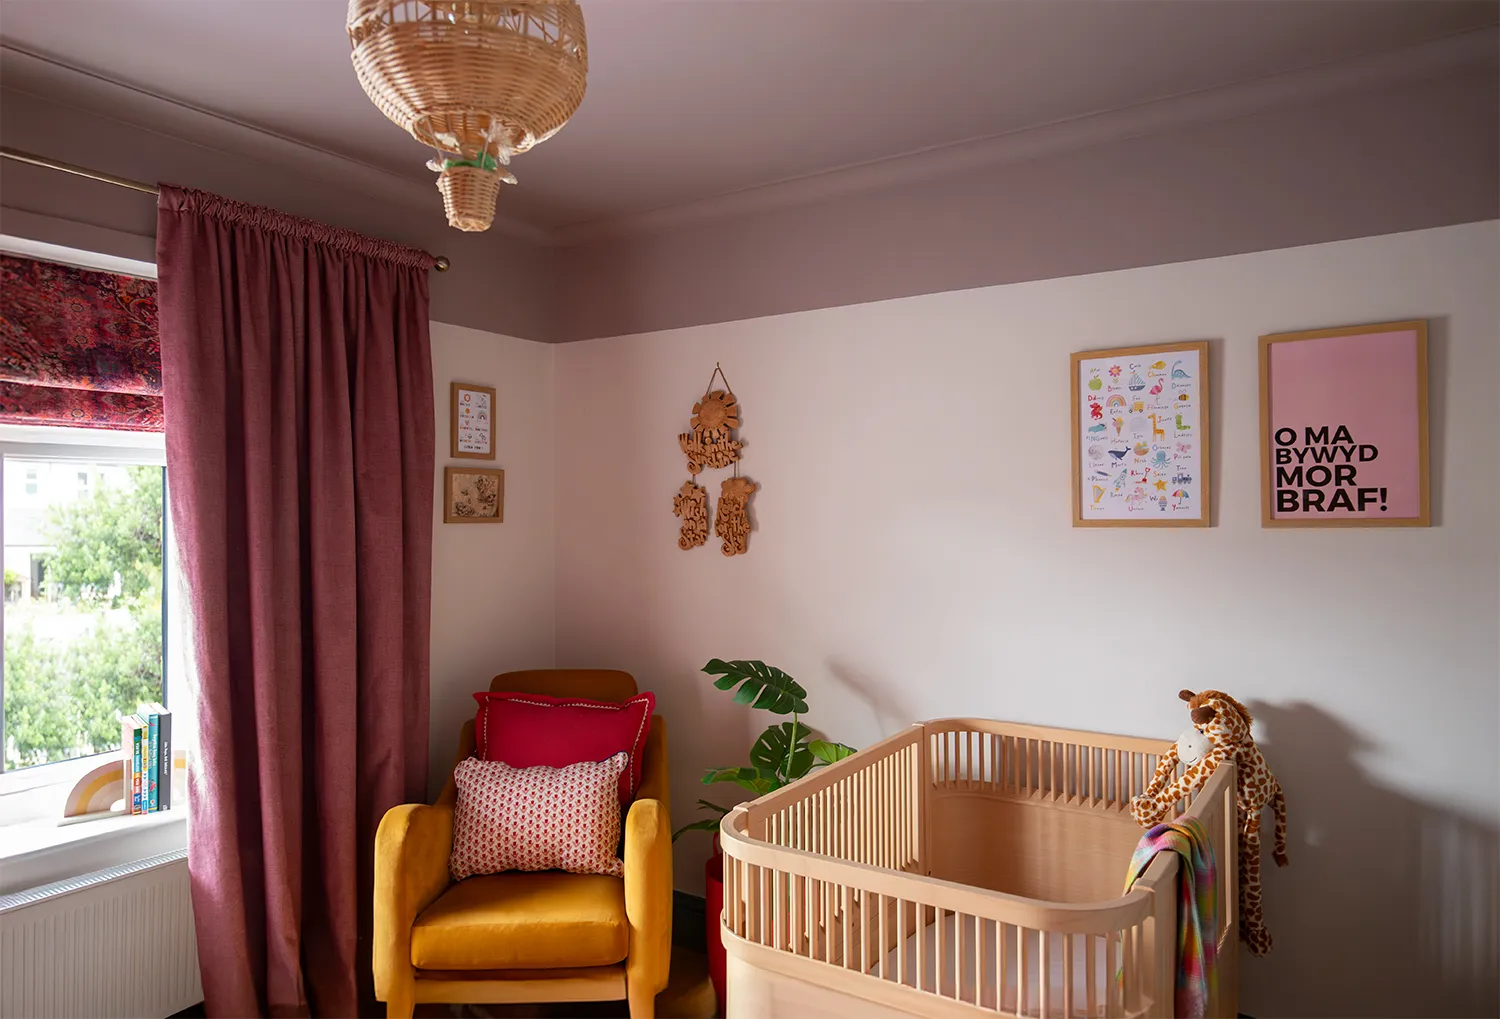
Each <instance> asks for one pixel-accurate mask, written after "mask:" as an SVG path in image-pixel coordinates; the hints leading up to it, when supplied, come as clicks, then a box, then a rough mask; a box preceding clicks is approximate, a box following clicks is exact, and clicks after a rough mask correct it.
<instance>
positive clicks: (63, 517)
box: [0, 425, 190, 825]
mask: <svg viewBox="0 0 1500 1019" xmlns="http://www.w3.org/2000/svg"><path fill="white" fill-rule="evenodd" d="M64 433H66V434H64ZM63 438H66V439H67V441H57V440H59V439H63ZM0 467H3V477H0V539H3V542H0V543H3V546H4V566H5V599H4V602H3V611H4V614H3V629H4V653H3V667H4V668H3V682H0V825H8V824H14V823H17V822H19V821H25V820H32V819H34V818H37V817H42V816H50V817H57V816H59V814H60V810H61V798H62V797H63V796H65V795H66V792H67V789H68V788H70V787H71V784H72V782H73V781H75V780H76V778H77V777H79V776H80V775H81V772H80V771H79V768H82V769H84V770H87V769H88V768H92V767H95V766H97V764H99V763H102V762H103V761H106V760H108V759H109V757H101V756H100V755H110V756H111V757H115V758H117V757H118V754H119V750H120V723H121V718H122V717H123V716H125V715H129V714H132V713H134V712H135V711H136V710H137V709H138V707H139V706H140V705H141V704H142V703H145V702H150V701H161V702H162V703H164V704H166V705H167V706H168V708H169V709H171V710H172V712H173V725H174V735H176V734H178V733H181V732H182V731H183V730H182V728H180V727H179V726H180V722H181V721H186V719H183V718H182V715H183V714H184V713H186V712H184V711H183V709H184V708H188V707H190V704H188V703H185V701H186V697H185V696H184V695H185V693H186V691H185V688H184V687H183V684H182V679H183V677H182V676H176V675H174V674H173V673H174V670H177V669H180V665H179V663H180V661H181V655H180V652H179V653H175V654H174V653H170V652H171V651H172V650H173V649H172V648H171V645H172V643H173V641H172V640H171V639H169V638H170V637H171V631H173V630H175V629H176V625H177V624H176V621H175V620H174V619H172V618H171V614H170V613H169V612H168V611H167V610H168V608H169V607H170V608H171V609H173V610H174V611H175V610H176V608H177V606H175V605H173V604H171V603H172V602H174V601H176V600H177V599H175V597H169V592H172V590H173V583H172V581H173V580H174V572H175V571H173V570H172V561H173V556H172V552H173V549H172V547H171V545H170V542H169V540H168V539H169V535H168V534H167V527H166V513H165V507H166V467H165V455H164V452H163V448H162V443H161V436H160V435H142V434H141V433H123V432H108V431H103V430H93V431H87V432H85V431H83V430H76V431H75V430H72V429H56V428H48V429H39V428H18V427H16V426H5V425H0ZM180 671H182V672H184V673H185V672H186V669H181V670H180ZM174 694H175V695H176V696H173V695H174ZM178 745H180V746H186V745H187V743H186V742H185V741H183V740H182V739H181V737H180V736H179V737H178ZM90 758H92V759H93V760H89V759H90ZM71 765H77V767H73V766H71ZM43 786H47V787H49V791H48V792H47V795H45V796H40V795H27V796H20V795H16V793H17V790H26V791H28V792H38V791H40V790H41V788H42V787H43ZM51 787H55V788H51Z"/></svg>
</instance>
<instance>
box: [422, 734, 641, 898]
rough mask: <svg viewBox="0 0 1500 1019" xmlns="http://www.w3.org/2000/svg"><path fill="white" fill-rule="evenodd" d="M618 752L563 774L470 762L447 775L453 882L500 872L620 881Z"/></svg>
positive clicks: (621, 765) (624, 762) (621, 766)
mask: <svg viewBox="0 0 1500 1019" xmlns="http://www.w3.org/2000/svg"><path fill="white" fill-rule="evenodd" d="M629 763H630V755H629V754H627V753H624V752H621V753H618V754H615V755H614V756H613V757H609V758H606V759H605V760H602V761H585V762H583V763H582V764H570V765H568V766H567V767H565V768H548V767H544V766H543V767H535V768H512V767H511V766H510V765H508V764H505V763H503V762H501V761H481V760H479V759H478V758H477V757H470V758H469V759H468V760H465V761H460V762H459V764H458V767H456V768H454V769H453V782H454V785H456V786H457V787H458V803H457V806H456V808H455V810H454V814H453V855H452V856H450V857H449V858H448V869H449V870H450V871H451V872H452V873H453V877H454V878H455V879H456V880H459V881H462V880H463V879H464V878H466V877H469V876H470V875H471V874H498V873H500V872H501V871H505V870H566V871H571V872H572V873H574V874H610V875H613V876H614V877H619V876H620V875H622V874H623V873H624V872H625V866H624V864H623V863H622V862H621V861H620V858H619V857H618V856H616V855H615V849H616V847H617V846H619V844H620V801H619V798H618V795H617V789H618V787H619V783H620V773H621V772H622V771H624V770H625V768H626V767H627V766H628V765H629Z"/></svg>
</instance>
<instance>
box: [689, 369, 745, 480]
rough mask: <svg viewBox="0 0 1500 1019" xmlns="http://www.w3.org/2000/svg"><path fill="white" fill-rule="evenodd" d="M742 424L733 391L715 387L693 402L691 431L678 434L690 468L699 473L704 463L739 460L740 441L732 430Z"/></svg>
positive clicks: (717, 464) (714, 464) (725, 464)
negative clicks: (729, 391) (735, 437)
mask: <svg viewBox="0 0 1500 1019" xmlns="http://www.w3.org/2000/svg"><path fill="white" fill-rule="evenodd" d="M739 426H740V406H739V401H738V400H736V399H735V397H734V394H733V393H728V392H725V391H724V390H722V389H715V390H714V391H713V392H711V393H708V394H706V395H704V397H703V399H701V400H699V401H698V402H697V403H695V404H693V420H692V431H690V432H683V433H682V434H681V435H679V436H677V445H678V446H680V447H681V448H682V451H683V453H685V454H686V455H687V460H688V471H689V472H690V473H692V474H697V473H698V472H699V471H701V470H703V468H705V467H711V468H715V469H717V468H720V467H728V466H729V465H730V464H732V463H734V462H735V461H736V460H738V459H739V458H740V443H739V442H738V441H736V440H735V439H734V437H733V431H734V429H736V428H738V427H739Z"/></svg>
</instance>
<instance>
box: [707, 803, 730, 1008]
mask: <svg viewBox="0 0 1500 1019" xmlns="http://www.w3.org/2000/svg"><path fill="white" fill-rule="evenodd" d="M703 889H704V891H703V898H704V900H705V902H704V909H703V914H704V915H703V926H704V934H705V936H706V938H707V942H708V979H709V980H710V981H712V982H713V985H714V994H715V995H716V996H717V997H718V999H719V1014H720V1015H724V1013H725V1009H726V1007H727V1005H726V1003H725V999H724V939H723V937H722V936H721V931H722V930H723V926H722V924H723V913H724V854H723V853H722V852H720V851H719V836H718V834H717V833H715V835H714V853H713V855H712V856H710V857H709V858H708V862H707V863H706V864H704V865H703Z"/></svg>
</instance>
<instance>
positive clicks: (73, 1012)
mask: <svg viewBox="0 0 1500 1019" xmlns="http://www.w3.org/2000/svg"><path fill="white" fill-rule="evenodd" d="M202 1000H203V985H202V981H201V979H200V977H199V971H198V939H197V936H196V934H195V933H194V930H193V903H192V895H191V891H190V888H189V884H188V869H187V851H186V850H177V851H176V852H172V853H164V854H162V855H160V856H153V857H150V858H148V859H145V860H140V861H138V862H135V863H130V864H126V865H124V866H120V867H111V868H109V869H108V870H102V871H97V872H95V873H93V874H86V875H84V876H82V877H79V878H73V879H70V880H67V881H58V882H55V883H53V884H50V885H43V886H41V887H40V888H33V889H30V890H28V891H24V892H17V893H15V894H13V895H5V896H0V1019H45V1017H58V1019H66V1017H78V1019H82V1017H94V1016H98V1017H101V1019H104V1017H117V1016H157V1017H166V1016H169V1015H172V1014H173V1013H175V1012H180V1011H182V1010H183V1009H185V1008H188V1007H190V1006H192V1005H195V1004H197V1003H198V1002H200V1001H202Z"/></svg>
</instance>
